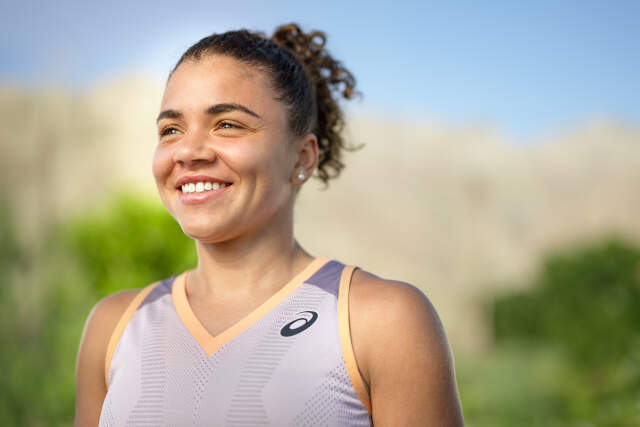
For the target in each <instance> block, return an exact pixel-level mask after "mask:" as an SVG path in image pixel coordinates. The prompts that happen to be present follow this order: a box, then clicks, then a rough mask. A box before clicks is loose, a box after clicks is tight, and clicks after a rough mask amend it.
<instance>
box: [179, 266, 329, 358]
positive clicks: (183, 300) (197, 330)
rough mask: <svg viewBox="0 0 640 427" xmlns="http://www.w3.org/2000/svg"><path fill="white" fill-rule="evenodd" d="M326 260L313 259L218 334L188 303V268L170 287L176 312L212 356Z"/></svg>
mask: <svg viewBox="0 0 640 427" xmlns="http://www.w3.org/2000/svg"><path fill="white" fill-rule="evenodd" d="M327 262H329V259H328V258H325V257H318V258H316V259H314V260H313V261H311V262H310V263H309V265H307V266H306V267H305V268H304V270H302V271H301V272H300V273H298V274H296V275H295V276H294V277H293V278H292V279H291V280H290V281H289V282H288V283H287V284H286V285H284V286H283V287H282V288H280V289H279V290H278V291H277V292H276V293H275V294H273V295H271V296H270V297H269V298H267V300H266V301H265V302H263V303H262V304H260V305H259V306H258V307H257V308H256V309H254V310H253V311H252V312H251V313H249V314H247V315H246V316H245V317H243V318H242V319H240V320H239V321H238V322H236V323H235V324H233V325H232V326H230V327H228V328H227V329H225V330H224V331H222V332H221V333H219V334H218V335H216V336H213V335H211V333H209V331H207V329H206V328H205V327H204V326H203V325H202V323H201V322H200V320H198V318H197V317H196V315H195V313H194V312H193V310H192V309H191V306H190V305H189V300H188V299H187V292H186V288H185V278H186V274H187V272H186V271H185V272H184V273H182V274H181V275H180V276H178V277H177V278H176V279H175V283H174V284H173V288H172V290H171V297H172V299H173V304H174V305H175V308H176V312H177V313H178V317H180V320H182V323H183V324H184V326H185V327H186V328H187V330H188V331H189V333H190V334H191V335H192V336H193V338H194V339H195V340H196V342H197V343H198V344H200V347H202V350H203V351H204V352H205V353H206V354H207V356H211V355H212V354H213V353H215V352H216V351H218V350H219V349H220V347H222V346H223V345H224V344H226V343H228V342H229V341H231V340H232V339H234V338H235V337H236V336H238V335H239V334H240V333H242V332H244V331H245V330H246V329H248V328H249V327H250V326H251V325H253V324H254V323H256V322H257V321H258V320H259V319H260V318H262V317H263V316H265V315H266V314H267V313H269V312H270V311H271V310H273V309H274V308H275V307H276V306H277V305H278V304H280V303H281V302H282V301H284V300H285V298H286V297H287V296H289V294H291V292H293V291H294V290H295V289H296V288H297V287H298V286H300V285H301V284H302V283H303V282H304V280H306V279H308V278H309V277H311V276H312V275H313V274H314V273H315V272H316V271H318V270H319V269H320V268H321V267H322V266H324V265H325V264H326V263H327Z"/></svg>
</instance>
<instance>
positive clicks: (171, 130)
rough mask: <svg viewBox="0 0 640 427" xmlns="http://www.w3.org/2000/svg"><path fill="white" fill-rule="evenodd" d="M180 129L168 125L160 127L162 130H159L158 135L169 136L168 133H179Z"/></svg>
mask: <svg viewBox="0 0 640 427" xmlns="http://www.w3.org/2000/svg"><path fill="white" fill-rule="evenodd" d="M179 132H180V131H179V130H178V129H177V128H175V127H172V126H167V127H166V128H162V129H160V131H159V132H158V135H160V136H161V137H162V136H167V135H175V134H177V133H179Z"/></svg>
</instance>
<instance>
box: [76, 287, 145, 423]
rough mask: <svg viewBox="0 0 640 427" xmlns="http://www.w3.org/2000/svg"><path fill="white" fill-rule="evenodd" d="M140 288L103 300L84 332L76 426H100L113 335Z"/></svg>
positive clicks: (79, 368)
mask: <svg viewBox="0 0 640 427" xmlns="http://www.w3.org/2000/svg"><path fill="white" fill-rule="evenodd" d="M138 292H139V291H138V290H129V291H122V292H118V293H115V294H112V295H109V296H108V297H106V298H104V299H102V300H101V301H99V302H98V303H97V304H96V305H95V306H94V307H93V309H92V310H91V313H90V314H89V317H88V318H87V322H86V323H85V326H84V331H83V332H82V338H81V340H80V348H79V350H78V359H77V362H76V416H75V426H82V427H85V426H97V425H98V421H99V419H100V411H101V410H102V403H103V401H104V397H105V395H106V394H107V385H106V384H105V366H104V364H105V356H106V352H107V345H108V343H109V338H111V334H112V333H113V330H114V329H115V327H116V325H117V324H118V320H120V317H121V316H122V314H123V313H124V311H125V310H126V308H127V306H128V305H129V303H130V302H131V300H132V299H133V298H134V297H135V296H136V295H137V294H138Z"/></svg>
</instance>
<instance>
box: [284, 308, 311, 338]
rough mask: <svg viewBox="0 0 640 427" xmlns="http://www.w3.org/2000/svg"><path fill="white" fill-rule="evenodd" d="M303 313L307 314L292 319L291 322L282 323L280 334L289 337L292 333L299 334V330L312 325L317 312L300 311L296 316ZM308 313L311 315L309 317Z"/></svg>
mask: <svg viewBox="0 0 640 427" xmlns="http://www.w3.org/2000/svg"><path fill="white" fill-rule="evenodd" d="M304 313H306V314H307V315H306V316H303V317H300V318H298V319H295V320H292V321H291V322H289V323H287V324H286V325H284V326H283V327H282V329H280V335H282V336H283V337H290V336H292V335H296V334H299V333H300V332H302V331H304V330H305V329H307V328H309V327H310V326H311V325H313V323H314V322H315V321H316V319H317V318H318V313H316V312H315V311H301V312H300V313H297V314H296V316H297V315H299V314H304ZM309 315H311V317H310V318H309Z"/></svg>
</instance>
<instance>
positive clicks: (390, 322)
mask: <svg viewBox="0 0 640 427" xmlns="http://www.w3.org/2000/svg"><path fill="white" fill-rule="evenodd" d="M349 294H350V295H349V317H350V320H351V323H352V334H354V335H357V336H356V337H353V339H354V341H355V340H356V339H357V340H358V344H360V347H361V348H362V350H363V351H362V352H361V353H363V359H365V360H363V361H364V362H365V363H366V364H368V365H371V364H372V363H375V359H382V360H384V358H385V357H384V353H385V352H386V351H390V350H389V349H388V347H386V346H385V345H381V344H383V342H382V341H383V340H386V341H388V340H393V341H399V342H403V343H404V342H407V340H411V341H414V342H415V344H419V342H421V343H422V346H423V347H424V348H423V349H422V350H424V351H427V352H435V351H442V350H443V349H444V347H447V346H448V343H447V339H446V335H445V332H444V328H443V326H442V323H441V321H440V317H439V316H438V313H437V311H436V309H435V307H434V306H433V304H432V303H431V301H430V300H429V299H428V298H427V296H426V295H425V294H424V293H423V292H422V291H421V290H420V289H418V288H417V287H416V286H414V285H412V284H409V283H406V282H401V281H396V280H388V279H382V278H380V277H378V276H376V275H374V274H372V273H369V272H366V271H363V270H360V269H357V270H356V271H355V272H354V274H353V278H352V280H351V286H350V292H349ZM425 340H426V342H425ZM447 351H448V348H447ZM369 367H370V366H365V367H364V368H365V370H367V368H369ZM363 373H364V372H363Z"/></svg>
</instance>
